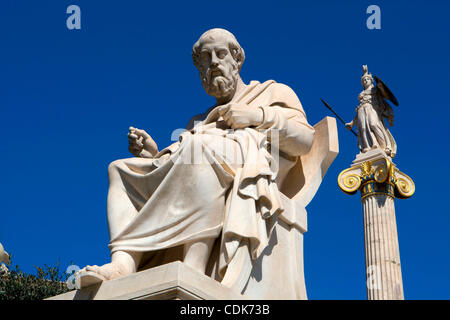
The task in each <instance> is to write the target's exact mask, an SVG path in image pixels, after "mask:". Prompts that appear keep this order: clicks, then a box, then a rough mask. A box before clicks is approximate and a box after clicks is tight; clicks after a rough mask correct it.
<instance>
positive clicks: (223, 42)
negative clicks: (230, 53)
mask: <svg viewBox="0 0 450 320" xmlns="http://www.w3.org/2000/svg"><path fill="white" fill-rule="evenodd" d="M228 43H230V39H229V37H224V36H221V35H214V36H207V37H205V38H202V39H200V48H202V49H213V48H217V47H223V48H228Z"/></svg>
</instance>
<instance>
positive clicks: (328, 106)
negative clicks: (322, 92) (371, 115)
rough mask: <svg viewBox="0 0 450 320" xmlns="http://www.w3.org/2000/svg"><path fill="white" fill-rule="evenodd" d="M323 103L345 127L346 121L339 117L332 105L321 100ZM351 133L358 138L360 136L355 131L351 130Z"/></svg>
mask: <svg viewBox="0 0 450 320" xmlns="http://www.w3.org/2000/svg"><path fill="white" fill-rule="evenodd" d="M320 100H321V101H322V103H323V104H324V105H325V107H327V108H328V109H329V110H330V111H331V112H333V114H334V115H335V116H336V117H337V118H338V119H339V120H340V121H341V122H342V123H343V124H344V126H345V121H344V120H342V118H341V117H339V116H338V114H337V113H336V112H334V110H333V109H331V107H330V105H329V104H328V103H326V102H325V101H324V100H323V99H320ZM350 131H351V132H352V133H353V134H354V135H355V136H356V137H357V136H358V135H357V134H356V132H355V131H353V129H350Z"/></svg>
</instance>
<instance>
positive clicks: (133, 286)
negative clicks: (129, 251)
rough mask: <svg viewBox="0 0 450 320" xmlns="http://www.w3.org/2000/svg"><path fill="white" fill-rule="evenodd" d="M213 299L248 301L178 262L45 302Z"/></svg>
mask: <svg viewBox="0 0 450 320" xmlns="http://www.w3.org/2000/svg"><path fill="white" fill-rule="evenodd" d="M215 299H218V300H236V299H241V300H242V299H247V298H246V297H245V296H244V295H241V294H240V293H237V292H233V291H232V290H230V289H229V288H227V287H225V286H224V285H222V284H220V283H219V282H217V281H215V280H213V279H211V278H210V277H208V276H205V275H204V274H201V273H199V272H198V271H196V270H193V269H191V268H190V267H188V266H186V265H184V264H183V263H182V262H180V261H177V262H172V263H168V264H165V265H162V266H159V267H155V268H152V269H149V270H145V271H141V272H137V273H135V274H131V275H129V276H126V277H123V278H119V279H114V280H110V281H105V282H102V283H99V284H95V285H92V286H89V287H87V288H83V289H81V290H74V291H70V292H67V293H64V294H61V295H58V296H55V297H51V298H49V299H48V300H215Z"/></svg>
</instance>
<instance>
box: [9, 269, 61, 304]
mask: <svg viewBox="0 0 450 320" xmlns="http://www.w3.org/2000/svg"><path fill="white" fill-rule="evenodd" d="M35 268H36V275H32V274H26V273H24V272H22V271H21V270H20V269H19V266H17V265H16V267H15V269H12V268H11V269H10V270H9V271H7V272H6V271H2V270H0V300H42V299H45V298H49V297H52V296H55V295H58V294H61V293H65V292H67V291H69V289H68V288H67V285H66V280H67V278H68V275H67V274H65V273H63V272H61V271H60V263H59V262H58V263H57V265H56V267H49V266H47V265H44V267H35Z"/></svg>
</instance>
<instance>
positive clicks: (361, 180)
mask: <svg viewBox="0 0 450 320" xmlns="http://www.w3.org/2000/svg"><path fill="white" fill-rule="evenodd" d="M359 159H361V157H359ZM357 160H358V157H357ZM338 185H339V187H340V188H341V190H342V191H343V192H345V193H347V194H350V195H353V194H355V193H356V192H357V191H358V190H360V191H361V199H364V198H365V197H367V196H369V195H377V194H383V195H387V196H390V197H393V198H399V199H406V198H409V197H411V196H412V195H413V194H414V191H415V185H414V181H413V180H412V179H411V178H410V177H409V176H407V175H406V174H405V173H403V172H401V171H400V170H399V169H398V168H397V167H396V165H395V164H394V163H393V162H392V160H391V158H390V157H388V156H386V155H385V154H384V153H383V152H375V153H373V154H372V155H371V157H367V158H366V159H363V160H362V161H361V160H359V161H356V160H355V161H354V162H353V165H352V166H351V167H350V168H348V169H345V170H343V171H342V172H341V173H340V174H339V176H338Z"/></svg>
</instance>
